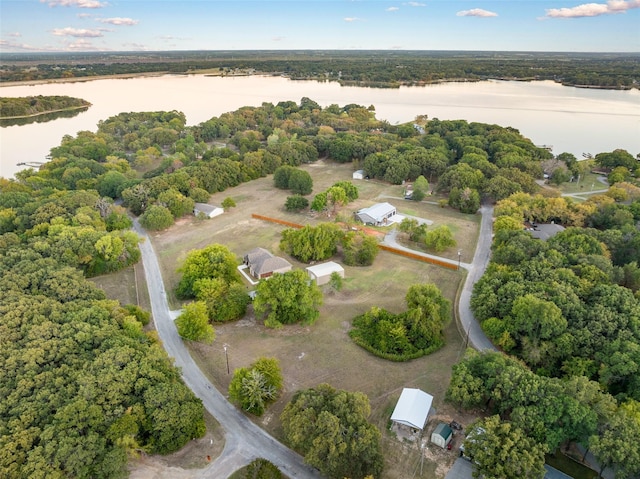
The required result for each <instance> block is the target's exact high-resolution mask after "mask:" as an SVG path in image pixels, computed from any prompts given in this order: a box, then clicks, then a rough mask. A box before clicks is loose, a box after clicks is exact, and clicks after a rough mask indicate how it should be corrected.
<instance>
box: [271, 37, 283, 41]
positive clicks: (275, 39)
mask: <svg viewBox="0 0 640 479" xmlns="http://www.w3.org/2000/svg"><path fill="white" fill-rule="evenodd" d="M286 38H287V37H272V38H271V41H272V42H281V41H283V40H284V39H286Z"/></svg>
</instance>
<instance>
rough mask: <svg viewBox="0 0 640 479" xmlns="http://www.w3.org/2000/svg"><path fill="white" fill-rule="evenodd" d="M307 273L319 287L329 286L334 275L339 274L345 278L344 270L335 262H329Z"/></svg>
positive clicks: (318, 265)
mask: <svg viewBox="0 0 640 479" xmlns="http://www.w3.org/2000/svg"><path fill="white" fill-rule="evenodd" d="M307 273H308V274H309V278H311V280H312V281H315V282H316V284H317V285H318V286H321V285H323V284H327V283H328V282H329V281H330V280H331V275H332V274H333V273H338V274H339V275H340V277H341V278H344V268H343V267H342V266H340V265H339V264H338V263H336V262H335V261H327V262H326V263H320V264H316V265H313V266H309V267H308V268H307Z"/></svg>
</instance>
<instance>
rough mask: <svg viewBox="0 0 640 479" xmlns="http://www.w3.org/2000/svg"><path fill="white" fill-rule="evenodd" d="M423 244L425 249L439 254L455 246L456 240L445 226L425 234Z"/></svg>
mask: <svg viewBox="0 0 640 479" xmlns="http://www.w3.org/2000/svg"><path fill="white" fill-rule="evenodd" d="M424 243H425V245H426V246H427V248H430V249H432V250H434V251H436V252H437V253H440V252H442V251H444V250H446V249H447V248H450V247H452V246H455V245H456V244H457V242H456V240H455V239H453V234H452V233H451V230H450V229H449V227H448V226H447V225H440V226H437V227H435V228H433V229H430V230H429V231H427V233H426V234H425V238H424Z"/></svg>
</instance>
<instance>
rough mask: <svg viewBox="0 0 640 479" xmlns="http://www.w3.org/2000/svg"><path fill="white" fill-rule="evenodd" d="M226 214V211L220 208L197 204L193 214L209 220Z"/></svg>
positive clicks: (194, 206)
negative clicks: (201, 215)
mask: <svg viewBox="0 0 640 479" xmlns="http://www.w3.org/2000/svg"><path fill="white" fill-rule="evenodd" d="M222 213H224V210H223V209H222V208H220V207H219V206H214V205H210V204H208V203H196V204H195V205H193V214H194V215H195V216H198V215H199V214H203V215H204V216H206V217H207V218H214V217H216V216H220V215H221V214H222Z"/></svg>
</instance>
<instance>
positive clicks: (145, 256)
mask: <svg viewBox="0 0 640 479" xmlns="http://www.w3.org/2000/svg"><path fill="white" fill-rule="evenodd" d="M134 229H135V231H136V233H138V234H139V235H140V236H141V237H142V238H144V241H143V242H142V243H140V251H141V252H142V264H143V265H144V273H145V277H146V280H147V285H148V288H149V297H150V299H151V311H152V313H153V320H154V322H155V326H156V329H157V331H158V335H159V336H160V339H161V340H162V344H163V346H164V348H165V350H166V351H167V353H168V354H169V356H171V357H172V358H174V360H175V365H176V366H177V367H179V368H180V369H181V371H182V379H183V380H184V382H185V384H186V385H187V386H188V387H189V388H190V389H191V390H192V391H193V393H194V394H195V395H196V396H198V397H199V398H200V399H201V400H202V402H203V404H204V407H205V408H206V409H207V411H209V413H211V415H213V417H215V418H216V420H217V421H218V422H219V423H220V425H221V426H222V427H223V428H224V431H225V446H224V450H223V451H222V454H221V455H220V456H219V457H218V458H217V459H216V460H215V461H214V462H212V463H211V464H210V465H209V466H208V467H207V468H206V469H202V470H198V471H194V473H193V477H198V478H215V479H223V478H227V477H229V476H230V475H231V474H232V473H233V472H234V471H236V470H238V469H239V468H241V467H242V466H245V465H246V464H248V463H249V462H251V461H252V460H253V459H255V458H258V457H264V458H265V459H267V460H269V461H271V462H272V463H273V464H275V465H276V466H278V468H279V469H280V470H281V471H282V472H283V473H285V474H286V475H287V476H289V477H291V478H310V479H320V478H322V476H321V475H320V474H319V473H318V472H317V471H316V470H315V469H313V468H312V467H310V466H308V465H307V464H305V463H304V461H303V458H302V456H300V455H299V454H297V453H295V452H294V451H292V450H291V449H289V448H287V447H286V446H284V445H283V444H281V443H280V442H278V441H277V440H276V439H274V438H273V437H272V436H270V435H269V434H268V433H266V432H265V431H264V430H263V429H261V428H260V427H258V426H256V425H255V424H254V423H252V422H251V421H250V420H249V419H248V418H247V417H246V416H245V415H244V414H243V413H241V412H240V411H239V410H238V409H236V408H235V407H234V406H233V405H231V404H230V403H229V401H227V400H226V398H225V397H224V396H223V395H222V394H221V393H220V392H219V391H218V390H217V389H216V388H215V387H214V386H213V384H211V383H210V382H209V380H208V379H207V378H206V376H205V375H204V374H203V373H202V371H200V368H199V367H198V365H197V364H196V363H195V362H194V361H193V359H192V358H191V355H190V354H189V351H188V350H187V348H186V347H185V345H184V343H183V342H182V339H181V338H180V336H179V335H178V331H177V330H176V327H175V324H174V322H173V320H172V319H171V313H170V311H169V304H168V303H167V295H166V291H165V289H164V282H163V281H162V274H161V272H160V265H159V263H158V258H157V256H156V253H155V251H154V249H153V245H152V244H151V240H150V238H149V236H148V235H147V233H146V232H145V231H144V229H143V228H142V227H140V224H139V223H138V221H137V220H134Z"/></svg>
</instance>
